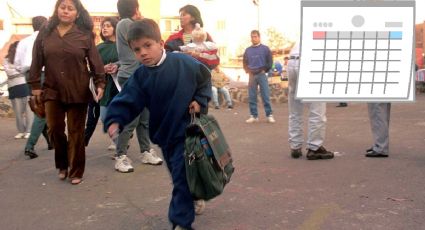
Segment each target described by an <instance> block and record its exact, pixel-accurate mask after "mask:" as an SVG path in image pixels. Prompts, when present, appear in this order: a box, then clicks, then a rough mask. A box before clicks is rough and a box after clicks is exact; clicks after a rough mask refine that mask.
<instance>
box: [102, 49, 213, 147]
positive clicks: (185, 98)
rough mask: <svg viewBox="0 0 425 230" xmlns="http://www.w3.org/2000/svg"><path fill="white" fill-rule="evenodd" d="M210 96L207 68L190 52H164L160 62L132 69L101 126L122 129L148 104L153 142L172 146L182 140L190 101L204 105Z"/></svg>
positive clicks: (187, 119)
mask: <svg viewBox="0 0 425 230" xmlns="http://www.w3.org/2000/svg"><path fill="white" fill-rule="evenodd" d="M210 98H211V74H210V71H209V70H208V68H207V67H206V66H205V65H203V64H201V63H200V62H198V61H196V60H195V59H194V58H192V57H190V56H189V55H186V54H179V53H167V56H166V58H165V60H164V62H163V63H162V64H161V65H159V66H156V67H147V66H144V65H141V66H140V67H139V68H138V69H137V70H136V71H135V72H134V74H133V75H132V76H131V77H130V79H129V80H128V81H127V82H126V84H125V86H124V88H123V90H122V91H121V92H120V93H119V94H118V95H117V96H115V98H114V99H113V100H112V102H111V103H110V104H109V106H108V112H107V114H106V118H105V122H104V124H105V126H104V129H105V131H106V129H107V128H108V127H109V126H110V125H111V124H112V123H118V124H119V126H120V130H122V129H123V127H124V126H125V125H127V124H129V123H130V122H131V121H133V119H135V118H136V116H138V115H139V114H140V113H141V112H142V110H143V108H145V107H147V108H148V109H149V111H150V119H149V135H150V138H151V140H152V142H153V143H155V144H158V145H159V146H162V147H163V146H167V145H172V144H174V143H176V142H178V141H184V138H185V128H186V126H187V125H188V124H189V123H190V114H189V104H190V103H191V102H192V101H194V100H196V101H197V102H198V103H199V104H200V105H201V107H203V108H207V107H208V101H209V100H210Z"/></svg>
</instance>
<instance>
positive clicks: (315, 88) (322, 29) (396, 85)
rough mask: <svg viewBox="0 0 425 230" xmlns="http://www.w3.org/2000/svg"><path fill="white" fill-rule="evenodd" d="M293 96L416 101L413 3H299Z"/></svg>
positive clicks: (340, 99) (312, 0)
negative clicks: (295, 79)
mask: <svg viewBox="0 0 425 230" xmlns="http://www.w3.org/2000/svg"><path fill="white" fill-rule="evenodd" d="M301 17H302V23H301V24H302V25H301V52H300V69H299V77H298V85H297V89H296V97H297V98H298V99H301V100H303V101H364V102H392V101H413V100H414V68H413V66H414V60H415V59H414V52H413V51H414V45H415V43H414V41H415V40H414V34H415V33H414V29H415V22H414V18H415V1H412V0H404V1H403V0H401V1H394V0H391V1H388V0H387V1H382V0H381V1H371V0H369V1H367V0H366V1H365V0H363V1H355V0H351V1H348V0H345V1H344V0H338V1H317V0H316V1H314V0H305V1H302V2H301Z"/></svg>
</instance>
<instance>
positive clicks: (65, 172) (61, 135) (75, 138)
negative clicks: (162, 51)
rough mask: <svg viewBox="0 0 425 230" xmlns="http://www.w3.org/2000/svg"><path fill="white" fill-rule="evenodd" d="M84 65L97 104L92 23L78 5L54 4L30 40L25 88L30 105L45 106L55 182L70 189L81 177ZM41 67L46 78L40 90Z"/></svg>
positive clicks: (100, 74)
mask: <svg viewBox="0 0 425 230" xmlns="http://www.w3.org/2000/svg"><path fill="white" fill-rule="evenodd" d="M87 65H89V66H90V70H91V71H92V72H93V73H92V74H93V76H92V77H93V78H94V79H93V80H94V83H95V85H96V89H97V98H96V99H97V100H99V99H101V98H102V96H103V90H104V88H105V74H104V70H103V63H102V60H101V58H100V55H99V52H98V51H97V49H96V45H95V43H94V34H93V22H92V20H91V18H90V15H89V13H88V12H87V10H86V9H85V8H84V6H83V5H82V4H81V2H80V1H79V0H57V2H56V4H55V8H54V12H53V15H52V16H51V18H50V20H49V22H48V24H47V26H46V28H45V29H43V30H42V31H40V33H39V34H38V36H37V38H36V40H35V44H34V48H33V58H32V64H31V69H30V78H29V82H28V83H29V84H30V85H31V87H32V94H33V95H34V96H35V97H36V100H37V101H42V103H44V106H45V110H46V121H47V126H48V127H49V129H48V133H49V137H50V140H51V141H52V142H53V145H54V147H55V164H56V168H57V169H59V179H61V180H65V179H66V178H67V177H69V178H70V179H71V184H74V185H76V184H80V183H81V181H82V179H83V175H84V170H85V159H86V158H85V147H84V125H85V121H86V115H87V104H88V102H89V101H90V100H92V99H93V98H92V94H91V91H90V89H89V87H88V85H89V79H90V73H89V71H88V68H87ZM43 67H44V70H45V75H46V76H45V81H44V83H43V85H41V71H42V69H43ZM65 122H66V127H67V129H68V132H67V133H68V135H66V134H65Z"/></svg>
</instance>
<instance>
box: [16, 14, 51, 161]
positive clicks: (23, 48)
mask: <svg viewBox="0 0 425 230" xmlns="http://www.w3.org/2000/svg"><path fill="white" fill-rule="evenodd" d="M46 22H47V18H45V17H43V16H36V17H34V18H32V28H33V29H34V33H32V34H31V35H30V36H28V37H26V38H24V39H22V40H21V41H20V42H19V44H18V47H17V48H16V55H15V61H14V63H15V66H16V68H17V69H18V70H19V72H21V73H22V74H24V75H25V77H26V78H27V79H28V77H29V70H30V67H31V62H32V48H33V46H34V41H35V39H36V38H37V36H38V32H39V30H40V29H41V28H42V27H43V25H44V24H45V23H46ZM42 133H43V136H44V137H45V138H46V141H47V144H48V149H53V147H52V146H51V144H50V141H49V138H48V136H47V128H46V120H45V119H44V118H41V117H38V116H37V115H36V116H34V121H33V123H32V127H31V133H30V136H29V138H28V141H27V143H26V145H25V155H26V156H28V157H30V159H33V158H36V157H37V154H36V153H35V150H34V146H35V145H36V144H37V141H38V138H39V137H40V135H41V134H42Z"/></svg>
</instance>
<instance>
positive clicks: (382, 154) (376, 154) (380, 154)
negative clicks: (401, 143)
mask: <svg viewBox="0 0 425 230" xmlns="http://www.w3.org/2000/svg"><path fill="white" fill-rule="evenodd" d="M365 157H388V154H387V153H378V152H375V150H373V149H372V151H370V152H367V153H366V154H365Z"/></svg>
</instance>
